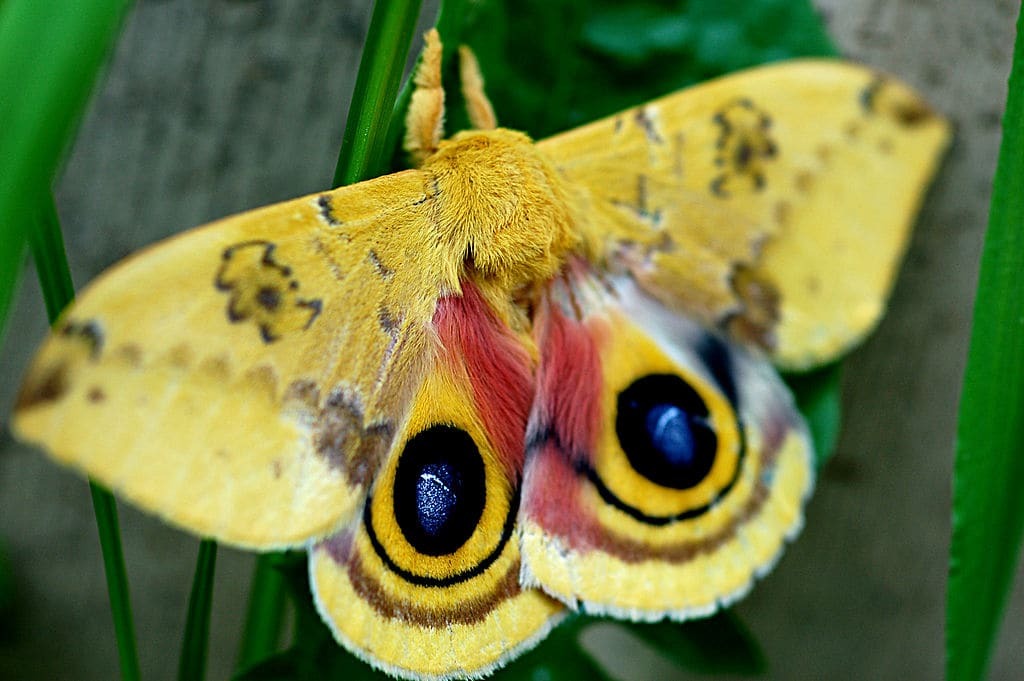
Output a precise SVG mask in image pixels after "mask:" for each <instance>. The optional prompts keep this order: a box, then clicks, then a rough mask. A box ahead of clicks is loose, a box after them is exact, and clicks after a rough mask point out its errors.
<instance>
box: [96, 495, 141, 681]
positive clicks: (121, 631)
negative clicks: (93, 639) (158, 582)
mask: <svg viewBox="0 0 1024 681" xmlns="http://www.w3.org/2000/svg"><path fill="white" fill-rule="evenodd" d="M89 491H90V492H91V494H92V507H93V510H94V511H95V513H96V528H97V530H99V535H100V547H101V548H102V550H103V569H104V572H106V575H107V593H108V594H109V595H110V609H111V611H112V612H113V615H114V636H115V637H116V638H117V655H118V658H119V659H120V661H121V680H122V681H138V679H141V678H142V674H141V673H140V672H139V654H138V652H137V649H136V646H135V626H134V624H133V623H132V604H131V599H130V598H129V595H128V573H127V571H126V570H125V567H124V552H123V551H122V550H121V528H120V525H119V523H118V520H117V502H116V501H114V495H113V494H111V493H110V492H108V491H107V490H106V489H104V488H103V487H100V486H99V485H98V484H96V483H95V482H93V481H92V480H90V481H89Z"/></svg>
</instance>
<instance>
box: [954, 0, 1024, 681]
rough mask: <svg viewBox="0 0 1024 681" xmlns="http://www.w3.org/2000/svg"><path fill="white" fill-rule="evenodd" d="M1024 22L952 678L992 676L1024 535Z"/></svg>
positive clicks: (1008, 115)
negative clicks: (992, 658) (991, 658)
mask: <svg viewBox="0 0 1024 681" xmlns="http://www.w3.org/2000/svg"><path fill="white" fill-rule="evenodd" d="M1022 31H1024V15H1021V16H1019V17H1018V20H1017V42H1016V45H1015V47H1014V54H1013V67H1012V70H1011V73H1010V84H1009V91H1008V96H1007V101H1006V112H1005V114H1004V116H1003V141H1002V147H1001V149H1000V152H999V163H998V166H997V167H996V175H995V181H994V185H993V188H992V206H991V210H990V212H989V224H988V233H987V234H986V235H985V246H984V249H983V251H982V257H981V270H980V272H979V276H978V292H977V297H976V299H975V303H974V322H973V327H972V329H971V345H970V350H969V352H968V355H967V369H966V371H965V373H964V383H963V389H962V392H961V395H960V416H959V421H958V423H957V443H956V462H955V465H954V471H953V539H952V545H951V547H950V559H949V587H948V588H949V591H948V599H947V610H946V678H947V680H948V681H968V680H972V681H973V680H974V679H980V678H983V677H984V676H985V670H986V668H987V667H988V661H989V655H990V653H991V649H992V644H993V641H994V640H995V636H996V632H997V631H998V629H999V622H1000V619H1001V618H1002V613H1003V610H1004V608H1005V607H1006V599H1007V595H1008V593H1009V590H1010V586H1011V585H1012V581H1013V575H1014V572H1015V567H1016V565H1017V560H1018V557H1019V554H1020V545H1021V536H1022V534H1024V494H1022V493H1021V485H1022V484H1024V456H1022V454H1024V193H1022V191H1021V187H1024V40H1022V39H1021V34H1022Z"/></svg>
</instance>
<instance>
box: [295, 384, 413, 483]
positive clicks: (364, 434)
mask: <svg viewBox="0 0 1024 681" xmlns="http://www.w3.org/2000/svg"><path fill="white" fill-rule="evenodd" d="M394 430H395V428H394V424H392V423H391V422H390V421H385V422H380V423H371V424H366V423H365V421H364V412H363V407H362V403H361V402H360V400H359V397H358V396H357V395H356V394H355V393H354V392H353V391H350V390H345V389H344V388H338V389H335V390H334V391H333V392H332V393H331V394H330V395H328V397H327V400H326V401H325V402H324V405H323V407H321V409H320V413H319V415H318V416H317V418H316V425H315V431H314V433H313V444H314V446H315V447H316V450H317V452H318V453H319V454H320V455H321V456H323V457H324V458H325V459H326V460H327V464H328V465H329V466H331V467H332V468H335V469H337V470H340V471H343V472H344V473H345V476H346V477H347V478H348V480H349V481H350V482H351V483H352V484H353V485H361V486H368V485H369V483H370V482H371V481H372V479H373V476H374V475H376V473H377V469H378V468H379V467H380V462H381V461H382V460H383V458H384V455H385V454H386V453H387V451H388V449H390V447H391V440H392V438H393V437H394Z"/></svg>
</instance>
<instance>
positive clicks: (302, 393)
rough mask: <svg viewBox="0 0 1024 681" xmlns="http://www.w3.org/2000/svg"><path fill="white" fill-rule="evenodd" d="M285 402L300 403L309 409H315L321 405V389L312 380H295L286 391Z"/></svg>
mask: <svg viewBox="0 0 1024 681" xmlns="http://www.w3.org/2000/svg"><path fill="white" fill-rule="evenodd" d="M284 401H285V402H298V403H299V404H301V405H303V406H304V407H307V408H309V409H315V408H317V406H319V403H320V388H319V387H318V386H317V384H316V381H314V380H313V379H310V378H302V379H298V380H294V381H292V382H291V383H289V384H288V387H287V388H286V389H285V391H284Z"/></svg>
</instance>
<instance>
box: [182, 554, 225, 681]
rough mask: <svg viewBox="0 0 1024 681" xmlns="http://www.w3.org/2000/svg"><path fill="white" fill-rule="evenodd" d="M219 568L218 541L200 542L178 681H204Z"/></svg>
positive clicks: (189, 599)
mask: <svg viewBox="0 0 1024 681" xmlns="http://www.w3.org/2000/svg"><path fill="white" fill-rule="evenodd" d="M216 567H217V542H215V541H213V540H211V539H204V540H202V541H201V542H199V556H198V557H197V558H196V573H195V577H194V578H193V580H192V593H191V594H190V595H189V598H188V615H187V616H186V618H185V635H184V636H183V637H182V643H181V658H180V661H179V663H178V681H202V680H203V679H204V678H205V677H206V655H207V650H208V648H209V640H210V607H211V605H212V603H213V575H214V572H215V571H216Z"/></svg>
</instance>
